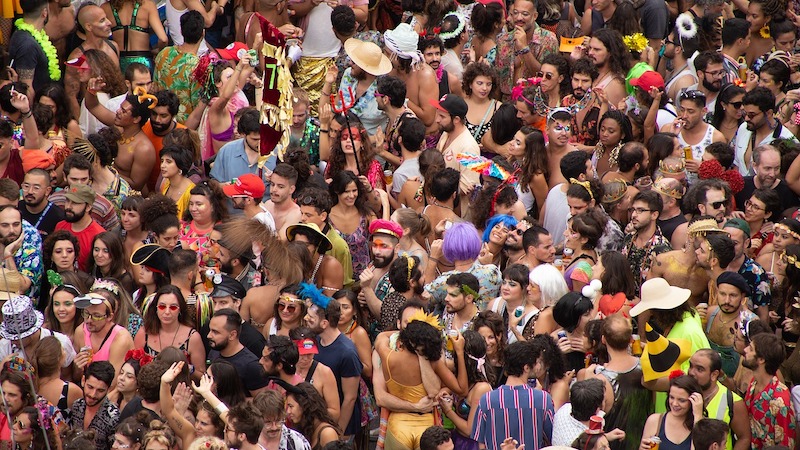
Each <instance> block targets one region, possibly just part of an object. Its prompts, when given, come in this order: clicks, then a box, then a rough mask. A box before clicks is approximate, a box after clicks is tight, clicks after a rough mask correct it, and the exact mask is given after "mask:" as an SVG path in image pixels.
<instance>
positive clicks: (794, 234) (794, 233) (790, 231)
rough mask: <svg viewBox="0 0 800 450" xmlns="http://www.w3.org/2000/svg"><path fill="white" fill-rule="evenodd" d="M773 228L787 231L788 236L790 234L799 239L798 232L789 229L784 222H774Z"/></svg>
mask: <svg viewBox="0 0 800 450" xmlns="http://www.w3.org/2000/svg"><path fill="white" fill-rule="evenodd" d="M773 228H774V229H775V230H781V231H783V232H784V233H788V234H789V235H790V236H792V237H793V238H795V239H797V240H800V234H798V233H796V232H794V231H792V230H791V229H790V228H789V227H788V226H786V225H784V224H782V223H776V224H775V226H774V227H773Z"/></svg>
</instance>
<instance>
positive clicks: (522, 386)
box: [471, 0, 554, 450]
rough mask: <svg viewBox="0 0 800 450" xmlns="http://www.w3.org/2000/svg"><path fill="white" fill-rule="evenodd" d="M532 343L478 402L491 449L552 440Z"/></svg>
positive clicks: (549, 409) (514, 352)
mask: <svg viewBox="0 0 800 450" xmlns="http://www.w3.org/2000/svg"><path fill="white" fill-rule="evenodd" d="M519 1H523V0H519ZM531 346H532V344H531V343H529V342H515V343H513V344H510V345H509V346H508V347H507V348H506V352H505V365H504V370H505V372H506V374H507V375H508V379H507V381H506V383H505V384H504V385H502V386H500V387H498V388H497V389H494V390H492V391H490V392H487V393H486V394H484V396H483V397H481V400H480V402H479V403H478V406H477V408H476V412H475V419H474V421H473V424H472V432H471V436H472V439H474V440H475V441H478V443H479V444H482V445H484V446H486V448H487V449H488V450H499V449H500V448H501V445H502V444H503V441H504V440H505V439H506V437H508V436H515V437H516V440H517V441H518V443H519V444H520V445H525V448H528V449H539V448H542V447H544V442H551V438H552V433H553V414H554V411H553V400H552V398H551V397H550V394H548V393H547V392H545V391H542V390H539V389H534V388H532V387H530V386H529V385H528V379H529V378H531V377H532V376H533V371H534V366H535V365H536V363H537V362H536V355H534V353H533V352H532V349H531Z"/></svg>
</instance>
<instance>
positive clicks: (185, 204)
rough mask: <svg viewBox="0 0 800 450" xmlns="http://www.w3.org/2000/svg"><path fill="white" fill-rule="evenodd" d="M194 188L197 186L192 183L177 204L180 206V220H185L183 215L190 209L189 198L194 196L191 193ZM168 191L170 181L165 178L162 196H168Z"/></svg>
mask: <svg viewBox="0 0 800 450" xmlns="http://www.w3.org/2000/svg"><path fill="white" fill-rule="evenodd" d="M194 186H195V184H194V183H191V182H190V184H189V186H188V187H187V188H186V190H185V191H183V194H181V198H179V199H178V201H177V202H176V203H177V204H178V220H183V213H184V212H185V211H186V210H187V209H189V197H191V196H192V194H191V191H192V189H194ZM168 190H169V180H168V179H166V178H164V182H163V183H161V194H163V195H167V191H168Z"/></svg>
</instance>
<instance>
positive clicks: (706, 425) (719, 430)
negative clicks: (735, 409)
mask: <svg viewBox="0 0 800 450" xmlns="http://www.w3.org/2000/svg"><path fill="white" fill-rule="evenodd" d="M727 438H728V425H727V424H726V423H725V422H723V421H721V420H717V419H700V420H699V421H698V422H696V423H695V424H694V427H693V428H692V447H693V448H694V449H696V450H722V449H723V448H728V449H730V445H729V444H730V441H729V440H728V439H727ZM742 448H747V447H742Z"/></svg>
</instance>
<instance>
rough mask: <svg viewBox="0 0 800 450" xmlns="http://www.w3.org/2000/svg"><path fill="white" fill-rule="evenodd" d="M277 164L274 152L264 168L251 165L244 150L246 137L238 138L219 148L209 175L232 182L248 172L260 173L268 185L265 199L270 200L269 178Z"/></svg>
mask: <svg viewBox="0 0 800 450" xmlns="http://www.w3.org/2000/svg"><path fill="white" fill-rule="evenodd" d="M276 165H277V158H276V157H275V156H274V154H272V155H270V156H269V157H268V158H267V162H266V164H264V166H263V168H262V167H259V164H253V165H252V166H251V165H250V161H249V160H248V159H247V153H246V152H245V150H244V139H237V140H235V141H231V142H228V143H227V144H225V145H223V146H222V148H220V149H219V152H218V153H217V157H216V158H215V159H214V165H213V166H212V167H211V172H210V173H209V175H210V176H211V178H213V179H215V180H217V181H219V182H220V183H230V182H231V180H233V179H234V178H237V177H240V176H242V175H244V174H246V173H252V174H253V175H258V176H259V177H261V179H262V180H263V181H264V185H265V186H266V191H265V192H264V199H265V200H268V199H269V187H270V184H269V181H268V179H269V176H270V175H271V174H272V171H273V170H274V169H275V166H276Z"/></svg>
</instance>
